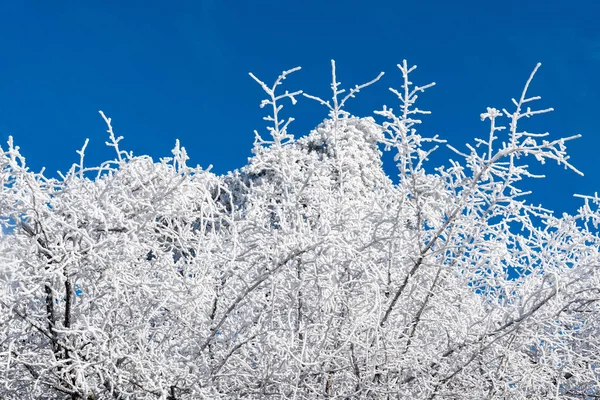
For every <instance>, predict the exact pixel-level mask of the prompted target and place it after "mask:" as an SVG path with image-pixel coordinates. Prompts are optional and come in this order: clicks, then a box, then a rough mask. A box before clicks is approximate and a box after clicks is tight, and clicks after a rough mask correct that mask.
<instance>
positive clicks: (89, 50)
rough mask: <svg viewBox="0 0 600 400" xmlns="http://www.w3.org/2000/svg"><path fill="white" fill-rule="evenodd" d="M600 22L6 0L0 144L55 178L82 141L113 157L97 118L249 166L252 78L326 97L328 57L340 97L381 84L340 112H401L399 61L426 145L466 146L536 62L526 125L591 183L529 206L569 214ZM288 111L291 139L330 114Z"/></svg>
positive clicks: (273, 2)
mask: <svg viewBox="0 0 600 400" xmlns="http://www.w3.org/2000/svg"><path fill="white" fill-rule="evenodd" d="M599 17H600V2H599V1H597V0H587V1H578V0H574V1H558V0H536V1H514V2H513V1H504V2H481V1H472V2H469V1H465V2H461V1H446V0H437V1H412V2H407V1H400V0H387V1H357V0H346V1H337V0H319V1H315V0H302V1H286V0H278V1H277V0H269V1H265V0H254V1H241V0H221V1H219V0H198V1H178V0H172V1H168V2H164V1H153V0H146V1H93V2H92V1H82V0H79V1H61V0H56V1H45V0H44V1H41V0H40V1H27V0H10V1H8V0H5V1H1V2H0V50H1V52H2V55H3V57H2V58H1V60H0V140H1V141H2V142H5V139H6V138H7V137H8V136H9V135H13V136H14V137H15V141H16V142H17V144H19V145H20V146H21V148H22V151H23V153H24V154H25V156H26V157H27V159H28V162H29V163H30V165H31V166H32V168H34V169H36V170H37V169H39V168H41V167H42V166H46V167H47V168H48V171H49V172H50V173H54V171H56V170H57V169H60V170H62V171H65V170H67V169H68V168H69V167H70V165H71V164H72V163H73V162H76V161H77V160H78V157H77V155H76V153H75V150H77V149H79V148H80V147H81V145H82V144H83V142H84V140H85V138H86V137H89V138H90V145H89V147H88V149H89V150H88V160H89V162H90V163H92V162H98V161H101V160H103V159H105V158H106V157H108V156H112V154H110V152H109V150H108V149H107V148H105V146H104V141H105V140H106V137H107V136H106V133H105V126H104V124H103V122H102V120H101V118H100V116H99V115H98V110H100V109H102V110H104V112H105V113H106V114H107V115H109V116H111V117H112V118H113V122H114V128H115V131H116V132H117V133H118V134H120V135H123V136H125V140H124V141H123V142H122V143H123V147H124V148H126V149H129V150H133V151H134V152H135V153H136V154H149V155H151V156H153V157H155V159H157V158H158V157H161V156H168V155H170V149H171V148H172V146H173V144H174V142H175V139H176V138H179V139H180V140H181V141H182V144H183V145H184V146H185V147H186V148H187V149H188V152H189V153H190V155H191V157H192V162H193V163H194V164H196V163H199V164H200V165H202V166H204V167H206V166H208V165H209V164H213V165H214V171H215V172H218V173H224V172H226V171H228V170H231V169H235V168H238V167H240V166H242V165H244V164H245V162H246V159H247V157H248V156H249V155H250V149H251V147H252V141H253V133H252V132H253V130H254V129H261V128H262V127H263V122H262V120H261V117H262V110H261V109H259V108H258V104H259V102H260V100H261V99H262V98H263V97H262V93H261V90H260V88H259V87H258V85H256V83H255V82H253V81H252V80H251V79H250V78H249V77H248V72H249V71H252V72H253V73H255V74H256V75H257V76H258V77H259V78H261V79H263V80H265V81H267V82H272V80H273V79H274V78H275V77H276V76H277V74H278V73H279V72H280V71H282V70H284V69H288V68H292V67H295V66H298V65H300V66H302V67H303V69H302V71H301V72H299V73H297V74H296V75H294V76H292V77H290V78H289V79H288V80H287V81H286V82H287V83H288V84H289V86H287V87H288V88H289V89H290V90H292V89H294V90H296V89H303V90H305V91H307V92H309V93H311V94H315V95H320V96H322V97H324V96H327V95H328V94H329V88H328V83H329V79H330V75H329V74H330V72H329V60H330V59H332V58H333V59H335V60H336V61H337V65H338V76H339V78H340V80H341V81H342V82H343V83H344V84H346V85H354V84H356V83H361V82H363V81H366V80H369V79H371V78H373V77H374V76H376V75H377V73H378V72H379V71H381V70H383V71H385V72H386V75H385V77H384V79H383V82H381V83H380V84H379V85H378V86H377V87H376V88H370V89H367V90H365V91H364V92H362V93H361V94H360V97H359V98H357V99H356V101H354V102H353V103H350V104H349V110H350V111H351V112H353V113H356V114H366V113H369V112H370V111H371V110H373V109H379V108H380V107H381V105H383V104H387V105H390V106H394V105H396V103H395V101H394V97H393V96H392V95H391V94H388V93H387V87H389V86H398V85H399V82H400V81H399V78H400V75H399V74H398V72H397V70H396V67H395V65H396V64H397V63H399V62H401V61H402V59H403V58H406V59H408V60H409V62H411V63H415V64H418V66H419V68H418V70H417V73H416V74H415V76H414V78H415V81H416V82H417V83H427V82H429V81H436V82H437V86H436V87H435V88H433V89H431V90H430V91H428V92H427V93H426V94H424V95H423V96H422V100H423V101H422V103H421V107H423V108H426V109H431V110H432V111H433V115H431V116H430V117H428V119H427V120H426V123H425V124H424V125H423V126H422V131H423V133H431V134H433V133H439V134H440V136H441V137H442V138H445V139H447V140H449V141H450V143H452V144H453V145H454V146H455V147H458V148H461V146H462V145H463V144H464V143H465V142H466V141H467V140H472V138H473V137H474V136H475V135H480V136H481V135H485V134H486V132H487V125H486V124H484V123H482V122H480V120H479V114H480V113H481V112H482V111H484V110H485V107H486V106H495V107H509V106H510V98H511V97H516V96H517V95H518V94H519V93H520V90H521V88H522V86H523V83H524V82H525V80H526V78H527V77H528V75H529V73H530V72H531V70H532V69H533V67H534V66H535V64H536V62H538V61H540V62H542V63H543V66H542V69H541V70H540V72H539V73H538V76H537V78H536V80H535V82H534V85H533V86H532V94H539V95H541V96H542V97H543V101H542V103H541V105H542V106H552V107H554V108H555V109H556V112H555V113H553V114H551V115H546V116H543V117H539V118H538V119H537V123H536V124H535V125H534V126H536V127H538V128H539V129H540V130H549V131H550V132H551V133H552V134H553V137H557V136H558V135H571V134H575V133H581V134H582V135H583V138H582V139H580V140H578V141H577V142H576V143H572V144H571V146H570V148H571V154H572V161H573V163H574V164H575V165H576V166H578V167H579V168H580V169H581V170H583V171H584V172H585V173H586V176H585V177H584V178H580V177H578V176H576V175H575V174H573V173H570V172H569V173H567V172H564V171H563V170H562V169H560V168H557V167H555V166H549V167H548V168H546V169H545V171H546V173H547V174H548V175H549V177H550V178H551V179H549V180H546V181H542V182H537V183H535V184H532V185H531V186H532V187H533V188H534V190H535V191H536V193H537V194H536V195H535V196H534V197H532V201H533V202H535V203H538V202H543V203H544V204H545V205H547V206H548V207H550V208H553V209H555V210H557V211H574V210H575V207H576V206H577V204H579V202H578V201H577V200H575V199H572V197H571V194H572V193H573V192H579V193H585V194H592V193H593V192H595V191H600V169H599V168H598V167H597V165H596V160H598V159H599V158H600V157H599V156H598V149H599V148H600V146H599V145H600V136H599V134H600V132H598V123H597V118H598V116H599V112H598V108H599V106H600V101H599V96H600V95H599V93H600V78H599V76H598V71H600V23H598V21H597V20H598V18H599ZM286 110H287V112H288V113H289V114H288V115H290V116H294V117H295V118H296V119H297V122H296V123H294V125H293V129H292V131H293V132H294V133H295V134H296V135H298V136H299V135H302V134H305V133H307V131H308V129H310V128H312V127H313V126H314V125H316V124H317V123H318V122H320V120H322V118H324V117H325V115H326V112H325V109H323V108H322V107H321V106H319V105H317V104H316V103H314V104H313V103H311V102H310V101H309V100H307V99H303V101H302V102H301V103H299V105H297V106H295V107H287V108H286ZM442 156H445V157H446V158H447V157H448V155H444V153H442ZM438 161H439V160H437V159H436V162H438ZM531 163H532V164H535V161H534V160H532V161H531Z"/></svg>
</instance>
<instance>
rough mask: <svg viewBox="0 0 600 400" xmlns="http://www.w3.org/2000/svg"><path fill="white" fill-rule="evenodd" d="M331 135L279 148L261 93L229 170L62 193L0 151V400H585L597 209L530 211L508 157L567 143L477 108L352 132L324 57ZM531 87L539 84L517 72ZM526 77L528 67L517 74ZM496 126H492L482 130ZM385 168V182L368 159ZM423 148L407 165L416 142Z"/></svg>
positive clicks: (138, 167)
mask: <svg viewBox="0 0 600 400" xmlns="http://www.w3.org/2000/svg"><path fill="white" fill-rule="evenodd" d="M332 67H333V70H332V72H333V73H332V85H331V89H332V92H333V95H332V100H331V101H324V100H322V99H321V98H318V97H315V96H310V95H307V97H309V98H311V99H313V100H316V101H319V102H320V103H321V104H323V105H325V106H326V107H327V108H328V110H329V118H328V119H326V120H325V121H324V122H323V123H322V124H320V125H319V126H318V127H317V128H315V129H314V130H313V131H312V132H310V134H308V135H306V136H304V137H300V138H298V139H296V140H294V137H293V136H292V135H291V134H290V133H289V132H288V128H289V124H290V123H291V121H292V120H293V119H291V118H289V119H286V120H284V119H282V118H281V116H280V111H281V104H280V102H281V100H284V99H285V98H289V99H290V100H291V101H292V102H293V103H294V102H295V101H296V99H295V96H298V95H299V94H300V93H301V92H300V91H296V92H292V93H290V92H287V91H286V92H285V93H284V94H276V93H275V90H276V88H277V87H278V86H279V85H280V84H281V83H282V81H283V80H284V79H285V78H286V76H287V75H288V74H290V73H291V72H294V71H296V70H297V69H299V68H295V69H293V70H289V71H286V72H284V73H283V74H282V75H281V76H280V77H279V78H278V79H277V80H276V81H275V83H274V85H272V86H267V85H266V84H265V83H264V82H262V81H260V80H259V79H257V78H256V77H255V76H254V75H252V77H253V78H254V79H255V80H256V81H257V82H258V83H259V84H260V85H261V87H262V88H263V89H264V90H265V92H266V93H267V96H268V98H267V100H264V101H263V103H262V106H266V105H269V106H271V107H272V114H271V115H270V116H268V117H266V118H265V119H266V120H267V121H269V122H270V123H272V126H270V127H268V131H269V133H270V135H271V139H269V140H267V139H263V138H262V137H261V136H260V135H259V134H258V133H257V134H256V135H257V136H256V137H257V139H256V143H255V149H254V154H255V155H254V157H253V158H252V159H250V161H249V163H248V165H247V166H245V167H243V168H241V169H240V170H238V171H234V172H232V173H230V174H227V175H226V176H216V175H214V174H213V173H211V172H210V171H209V170H210V169H209V170H204V169H201V168H200V167H196V168H191V167H189V166H188V165H187V161H188V156H187V153H186V151H185V148H183V147H181V146H180V144H179V142H177V143H176V146H175V148H174V149H173V151H172V155H173V156H172V157H168V158H164V159H161V160H160V161H159V162H155V161H153V160H152V159H151V158H149V157H147V156H134V155H133V154H131V153H128V152H126V151H123V150H121V148H120V147H119V142H120V140H121V137H116V136H115V134H114V133H113V128H112V125H111V120H110V119H109V118H106V117H105V116H104V114H102V117H103V118H104V120H105V122H106V123H107V125H108V133H109V141H108V142H107V145H108V146H110V147H113V148H114V150H115V153H116V158H115V159H114V160H109V161H107V162H105V163H102V164H101V165H100V166H97V167H88V166H86V165H85V163H84V161H85V149H86V147H87V144H88V143H87V141H86V142H85V145H84V146H83V148H82V149H81V150H80V151H78V154H79V163H77V164H74V165H73V167H72V168H71V169H70V170H69V171H68V172H67V173H66V174H65V175H60V179H55V178H47V177H46V176H45V175H44V174H43V172H42V173H33V172H31V171H30V170H29V169H28V168H27V166H26V164H25V159H24V158H23V157H22V155H21V153H20V150H19V148H18V147H17V146H15V145H14V144H13V141H12V139H10V140H9V142H8V147H7V148H6V149H4V148H2V149H0V183H1V184H2V190H1V192H0V215H1V216H2V223H3V226H4V230H5V234H4V235H3V236H1V237H0V257H1V265H2V268H1V269H0V399H2V400H9V399H10V400H13V399H14V400H16V399H71V400H74V399H82V400H97V399H122V400H123V399H162V400H176V399H178V400H179V399H181V400H183V399H201V398H211V399H218V398H223V399H226V398H273V399H288V398H290V399H320V398H331V399H349V398H372V399H381V398H383V399H436V398H439V399H442V398H461V399H512V398H514V399H520V398H532V399H545V398H567V399H593V398H597V397H598V395H599V394H598V389H597V388H598V387H599V379H600V373H599V370H598V368H599V365H598V359H599V354H600V348H599V346H600V319H599V318H598V315H599V313H598V311H599V308H600V306H599V305H600V275H599V272H598V265H599V257H600V241H599V238H598V235H597V224H598V223H599V222H600V213H599V212H598V208H597V207H598V204H599V203H600V200H599V199H598V196H583V198H584V203H585V204H584V205H583V206H582V207H581V209H580V210H579V211H578V212H577V213H576V214H574V215H564V216H562V217H556V216H554V215H553V214H552V213H551V212H550V211H548V210H546V209H544V208H542V207H540V206H532V205H530V204H529V203H527V198H526V195H527V194H528V192H526V191H524V190H523V189H522V188H521V187H520V186H519V185H520V182H521V180H522V178H523V177H527V176H534V175H533V174H531V173H530V172H529V170H528V167H527V165H526V164H525V163H524V160H525V159H526V158H527V157H529V156H531V157H532V158H534V159H537V160H538V161H540V162H542V163H543V162H544V161H546V160H554V161H556V162H558V163H559V164H561V165H564V166H565V167H567V168H570V169H572V170H574V171H575V172H578V171H577V170H576V169H575V168H574V167H573V166H572V165H571V164H570V161H569V157H568V154H567V152H566V148H565V142H567V141H568V140H571V139H573V138H575V136H571V137H566V138H561V139H552V140H551V139H548V138H547V136H548V134H546V133H541V134H540V133H532V132H526V131H523V130H521V129H520V128H519V126H518V123H519V120H520V119H521V118H524V117H531V116H535V115H537V114H542V113H544V112H547V111H549V110H533V109H531V108H530V105H531V104H533V102H534V101H535V100H537V99H538V97H528V95H527V89H528V87H529V84H530V82H531V79H532V78H533V74H532V75H531V77H530V79H529V80H528V81H527V83H526V85H525V89H524V91H523V93H522V95H521V96H520V98H519V100H514V101H513V103H514V106H515V109H514V111H512V112H510V111H507V110H502V111H499V110H497V109H493V108H488V110H487V112H486V113H484V114H482V119H484V120H489V122H490V129H489V133H488V134H486V135H485V137H484V138H480V139H475V141H474V144H472V145H471V144H468V145H467V150H466V151H461V150H458V149H456V148H455V147H451V146H449V147H450V148H451V149H452V150H453V151H454V152H455V153H456V154H457V156H458V157H459V158H458V159H457V160H451V161H450V163H449V165H447V166H444V167H440V168H437V169H435V172H427V171H426V170H425V166H426V165H427V163H428V157H429V155H430V154H431V152H432V151H434V150H435V149H436V148H437V147H436V143H443V142H444V141H442V140H441V139H439V138H438V137H437V136H433V137H427V136H421V134H420V133H419V132H418V131H417V129H416V127H417V126H418V124H419V123H420V121H419V120H418V119H417V117H418V116H419V115H422V114H427V113H428V112H425V111H422V110H419V109H418V108H416V105H415V104H416V101H417V95H418V94H420V93H422V92H423V91H424V90H425V89H428V88H430V87H432V86H433V84H429V85H424V86H414V85H413V83H412V82H411V80H410V79H409V75H410V74H412V73H413V72H414V69H415V67H409V65H408V64H407V63H406V61H404V62H403V63H402V64H401V65H399V66H398V67H399V69H400V72H401V74H402V82H403V83H402V85H401V88H400V89H399V90H397V89H391V91H392V92H393V94H395V95H396V97H397V99H398V100H399V101H400V103H401V104H400V107H399V110H400V111H399V112H398V113H395V112H394V111H393V109H392V108H390V107H383V109H382V110H381V111H377V112H375V115H376V116H377V117H378V118H383V121H382V122H380V123H378V122H377V121H376V120H375V119H374V118H371V117H367V118H358V117H353V116H351V114H350V113H349V112H347V111H346V110H345V109H344V107H345V104H346V101H347V100H348V99H349V98H351V97H354V95H355V94H356V93H357V92H358V91H359V90H361V89H363V88H364V87H366V86H368V85H370V84H372V83H374V82H375V81H377V80H379V78H381V74H380V75H379V76H378V77H377V78H376V79H375V80H373V81H371V82H368V83H367V84H365V85H358V86H356V87H355V88H354V89H351V90H350V91H349V92H348V94H347V95H346V96H345V97H341V95H342V92H343V91H342V90H341V89H340V88H339V85H340V84H339V82H338V81H337V78H336V73H335V64H333V63H332ZM536 70H537V67H536ZM534 73H535V71H534ZM504 117H506V118H507V128H504V126H503V125H502V118H504ZM380 145H383V146H384V147H385V148H386V149H387V150H388V151H393V152H394V153H395V159H396V164H397V167H398V175H399V182H398V183H393V182H392V180H391V179H390V178H389V177H388V175H387V173H386V171H384V169H383V165H382V161H381V156H382V154H381V152H380V150H379V146H380ZM431 145H433V146H432V147H428V146H431Z"/></svg>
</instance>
